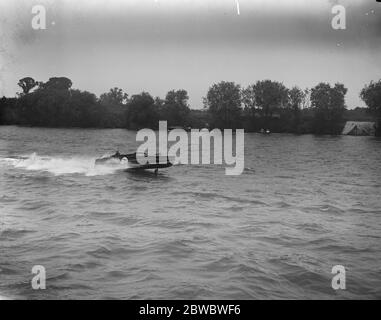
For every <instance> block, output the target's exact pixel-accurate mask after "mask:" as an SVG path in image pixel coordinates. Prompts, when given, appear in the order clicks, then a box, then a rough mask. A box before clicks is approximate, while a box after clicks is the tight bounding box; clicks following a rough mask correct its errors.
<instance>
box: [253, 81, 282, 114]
mask: <svg viewBox="0 0 381 320" xmlns="http://www.w3.org/2000/svg"><path fill="white" fill-rule="evenodd" d="M252 90H253V94H254V96H255V103H256V106H257V107H258V108H259V109H260V110H261V112H262V115H263V116H264V117H265V118H269V117H272V116H273V114H274V113H275V112H277V111H279V110H280V108H282V107H284V106H286V105H287V100H288V89H287V88H286V87H285V86H284V85H283V83H281V82H277V81H271V80H263V81H257V83H256V84H255V85H253V89H252Z"/></svg>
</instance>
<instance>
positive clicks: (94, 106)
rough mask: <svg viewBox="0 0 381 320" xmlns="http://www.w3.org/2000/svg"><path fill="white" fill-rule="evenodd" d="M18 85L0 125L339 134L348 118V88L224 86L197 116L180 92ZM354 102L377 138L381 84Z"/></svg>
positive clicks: (211, 93) (0, 107)
mask: <svg viewBox="0 0 381 320" xmlns="http://www.w3.org/2000/svg"><path fill="white" fill-rule="evenodd" d="M18 85H19V86H20V88H21V92H20V93H18V94H17V97H16V98H6V97H3V98H2V99H0V125H1V124H2V125H22V126H41V127H84V128H86V127H99V128H126V129H132V130H136V129H140V128H153V129H155V128H157V126H158V122H159V120H167V122H168V126H172V127H174V126H180V127H192V128H204V127H206V128H210V129H212V128H220V129H224V128H232V129H235V128H244V129H245V130H246V131H251V132H257V131H260V130H270V131H272V132H288V133H314V134H340V133H341V130H342V128H343V126H344V124H345V121H346V120H347V119H348V117H347V115H348V113H349V112H350V111H349V110H347V108H346V104H345V95H346V93H347V88H345V86H344V85H343V84H341V83H336V84H334V85H330V84H329V83H319V84H317V85H316V86H315V87H313V88H310V89H301V88H299V87H296V86H295V87H292V88H287V87H286V86H285V85H284V84H283V83H281V82H277V81H271V80H262V81H257V82H256V83H254V84H251V85H249V86H247V87H241V86H240V85H239V84H236V83H234V82H226V81H222V82H219V83H216V84H213V85H212V86H211V87H210V88H209V90H208V92H207V95H206V97H205V98H204V99H203V104H204V108H203V109H200V110H192V109H190V107H189V96H188V93H187V91H186V90H183V89H181V90H171V91H169V92H168V93H167V94H166V96H165V98H164V99H162V98H160V97H153V96H151V95H150V94H149V93H148V92H142V93H140V94H135V95H132V96H129V95H128V94H127V93H125V92H124V91H123V90H122V89H120V88H112V89H110V90H109V92H106V93H103V94H101V95H100V96H99V98H98V97H97V96H96V95H95V94H93V93H90V92H88V91H81V90H78V89H73V88H72V81H71V80H70V79H68V78H66V77H54V78H50V79H49V80H48V81H47V82H41V81H35V80H34V79H33V78H31V77H26V78H23V79H20V81H19V82H18ZM360 97H361V99H362V100H363V101H364V102H365V103H366V105H367V106H368V110H367V111H368V112H369V115H368V116H369V117H371V116H372V117H373V118H374V119H376V121H377V123H378V126H377V128H378V129H377V134H378V135H380V129H381V80H379V81H378V82H371V83H369V84H367V85H366V86H365V87H364V88H363V89H362V91H361V92H360Z"/></svg>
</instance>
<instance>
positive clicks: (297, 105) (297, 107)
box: [288, 86, 304, 133]
mask: <svg viewBox="0 0 381 320" xmlns="http://www.w3.org/2000/svg"><path fill="white" fill-rule="evenodd" d="M303 103H304V92H303V91H302V90H301V89H300V88H298V87H296V86H295V87H293V88H292V89H291V90H289V96H288V108H289V109H290V110H291V113H292V128H291V131H292V132H296V133H297V132H299V130H300V128H299V126H300V122H301V109H302V105H303Z"/></svg>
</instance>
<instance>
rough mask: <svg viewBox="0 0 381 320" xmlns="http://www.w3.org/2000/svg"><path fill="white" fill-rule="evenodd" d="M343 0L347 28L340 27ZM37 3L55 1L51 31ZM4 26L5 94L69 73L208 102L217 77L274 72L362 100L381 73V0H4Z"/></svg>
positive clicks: (0, 61) (248, 77) (0, 35)
mask: <svg viewBox="0 0 381 320" xmlns="http://www.w3.org/2000/svg"><path fill="white" fill-rule="evenodd" d="M336 3H339V4H342V5H344V7H345V8H346V11H347V29H346V30H333V29H332V27H331V20H332V18H333V16H334V15H333V14H332V13H331V8H332V6H333V5H334V4H336ZM35 4H44V5H45V6H46V9H47V29H46V30H33V29H32V27H31V20H32V17H33V15H32V13H31V10H32V6H33V5H35ZM237 4H239V14H238V8H237ZM0 26H1V28H0V46H1V47H0V96H1V95H7V96H14V95H15V93H16V92H17V91H19V88H18V87H17V81H18V79H20V78H22V77H24V76H31V77H33V78H35V79H36V80H41V81H46V80H48V78H49V77H52V76H66V77H69V78H70V79H71V80H72V81H73V87H74V88H79V89H82V90H88V91H91V92H94V93H96V94H97V95H99V94H101V93H103V92H105V91H108V89H109V88H111V87H114V86H117V87H120V88H122V89H124V90H125V91H126V92H127V93H128V94H130V95H131V94H135V93H139V92H141V91H143V90H145V91H148V92H150V93H151V94H152V95H154V96H161V97H164V96H165V93H166V92H167V91H168V90H171V89H181V88H184V89H186V90H187V91H188V93H189V95H190V104H191V107H192V108H201V107H202V97H203V96H205V95H206V92H207V90H208V88H209V87H210V86H211V85H212V84H213V83H215V82H218V81H221V80H225V81H235V82H237V83H240V84H241V85H243V86H246V85H248V84H250V83H253V82H255V81H257V80H263V79H272V80H278V81H283V82H284V84H285V85H287V86H293V85H298V86H300V87H302V88H305V87H312V86H314V85H316V84H317V83H318V82H320V81H326V82H330V83H332V84H333V83H335V82H343V83H344V84H345V85H346V86H347V87H348V89H349V91H348V94H347V105H348V107H349V108H354V107H356V106H363V103H362V102H361V101H360V99H359V97H358V95H359V91H360V90H361V88H362V87H363V86H364V84H365V83H367V82H369V81H370V80H378V79H380V78H381V58H380V57H381V50H380V49H381V3H377V2H376V0H342V1H337V0H336V1H335V0H330V1H328V0H276V1H275V0H59V1H58V0H49V1H47V0H39V1H30V0H1V1H0Z"/></svg>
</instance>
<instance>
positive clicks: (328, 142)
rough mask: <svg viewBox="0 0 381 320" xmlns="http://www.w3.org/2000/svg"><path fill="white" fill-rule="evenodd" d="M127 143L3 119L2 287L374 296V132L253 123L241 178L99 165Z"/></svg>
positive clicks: (377, 278) (41, 295)
mask: <svg viewBox="0 0 381 320" xmlns="http://www.w3.org/2000/svg"><path fill="white" fill-rule="evenodd" d="M136 146H137V144H136V142H135V132H132V131H127V130H119V129H112V130H107V129H105V130H103V129H102V130H100V129H88V130H84V129H41V128H19V127H13V126H9V127H8V126H7V127H0V295H3V296H7V297H10V298H21V299H24V298H25V299H65V298H71V299H84V298H89V299H100V298H105V299H267V298H271V299H278V298H286V299H298V298H307V299H314V298H322V299H337V298H340V299H352V298H359V299H368V298H372V299H376V298H378V299H380V298H381V263H380V262H381V170H380V164H381V140H380V139H376V138H374V137H350V136H337V137H332V136H320V137H317V136H312V135H304V136H294V135H281V134H271V135H260V134H251V133H250V134H249V133H248V134H245V171H244V172H243V174H242V175H240V176H226V175H225V169H224V167H223V166H213V165H180V166H174V167H172V168H169V169H165V170H162V171H160V172H159V174H158V175H157V176H155V175H154V174H152V173H136V172H125V171H123V170H120V169H122V168H119V167H111V168H110V167H101V168H98V167H94V160H95V158H96V157H98V156H100V155H102V154H104V153H106V152H112V151H114V150H115V149H116V148H120V150H121V151H134V148H136ZM34 265H42V266H44V267H45V269H46V276H47V280H46V286H47V287H46V289H45V290H33V289H32V287H31V280H32V277H33V276H34V275H33V274H32V273H31V270H32V267H33V266H34ZM335 265H342V266H344V267H345V270H346V274H345V276H346V289H345V290H333V289H332V287H331V280H332V277H333V274H332V273H331V270H332V267H333V266H335Z"/></svg>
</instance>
